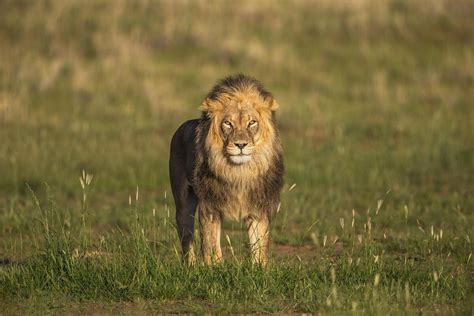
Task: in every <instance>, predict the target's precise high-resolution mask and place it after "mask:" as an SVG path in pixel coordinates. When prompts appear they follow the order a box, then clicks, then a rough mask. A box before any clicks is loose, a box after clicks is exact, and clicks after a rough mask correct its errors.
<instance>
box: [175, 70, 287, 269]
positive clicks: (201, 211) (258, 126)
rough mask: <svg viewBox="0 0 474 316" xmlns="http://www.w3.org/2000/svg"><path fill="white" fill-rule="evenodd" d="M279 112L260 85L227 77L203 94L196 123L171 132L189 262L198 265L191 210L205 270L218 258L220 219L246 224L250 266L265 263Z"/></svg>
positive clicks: (273, 207) (278, 168) (278, 158)
mask: <svg viewBox="0 0 474 316" xmlns="http://www.w3.org/2000/svg"><path fill="white" fill-rule="evenodd" d="M277 108H278V104H277V102H276V101H275V100H274V99H273V97H272V95H271V94H270V93H269V92H267V91H265V90H264V88H263V87H262V85H261V84H260V83H259V82H258V81H257V80H255V79H253V78H250V77H248V76H245V75H236V76H230V77H227V78H225V79H223V80H221V81H220V82H219V83H218V84H217V85H216V86H215V87H214V88H213V89H212V90H211V92H210V93H209V94H208V95H207V97H206V98H205V100H204V102H203V103H202V105H201V107H200V109H201V111H202V115H201V118H200V119H194V120H189V121H187V122H185V123H184V124H183V125H181V126H180V127H179V128H178V130H177V131H176V133H175V134H174V136H173V139H172V141H171V153H170V165H169V170H170V179H171V188H172V191H173V197H174V200H175V204H176V222H177V224H178V235H179V238H180V241H181V246H182V251H183V260H184V261H185V262H186V263H188V264H193V263H194V262H195V260H196V256H195V253H194V249H193V233H194V215H195V212H196V209H197V210H198V216H199V224H200V233H201V241H202V242H201V244H202V248H201V251H202V256H203V260H204V263H205V264H208V265H209V264H213V263H216V262H219V261H220V260H221V259H222V251H221V246H220V236H221V221H222V220H223V219H224V218H230V219H236V220H244V221H245V224H246V227H247V230H248V235H249V239H250V247H251V251H252V261H253V262H254V263H257V264H261V265H265V264H266V263H267V261H268V241H269V233H270V227H269V224H270V220H271V218H272V215H273V214H274V213H275V212H276V211H277V208H278V204H279V200H280V191H281V187H282V184H283V159H282V149H281V145H280V140H279V137H278V132H277V129H276V125H275V110H276V109H277Z"/></svg>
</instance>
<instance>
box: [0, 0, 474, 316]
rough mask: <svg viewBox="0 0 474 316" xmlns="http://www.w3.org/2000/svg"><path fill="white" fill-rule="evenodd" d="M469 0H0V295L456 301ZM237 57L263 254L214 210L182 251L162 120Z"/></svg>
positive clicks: (391, 304)
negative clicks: (264, 142)
mask: <svg viewBox="0 0 474 316" xmlns="http://www.w3.org/2000/svg"><path fill="white" fill-rule="evenodd" d="M473 10H474V7H473V5H472V3H471V2H470V1H438V2H436V3H435V2H429V1H400V0H397V1H396V0H386V1H385V0H384V1H377V2H373V1H344V2H332V1H319V2H318V3H313V2H309V1H288V2H279V3H278V4H276V3H274V2H270V1H269V2H259V4H258V5H257V4H254V3H252V2H250V1H242V2H239V3H228V2H212V3H194V2H171V1H170V2H167V1H162V2H159V1H156V2H154V1H150V2H148V1H137V2H126V1H124V2H110V1H96V2H93V3H87V4H84V3H80V2H77V1H51V2H47V3H34V2H28V1H26V2H23V1H3V2H1V4H0V48H2V49H0V79H1V80H0V143H1V144H2V145H1V146H0V174H1V175H2V176H1V177H0V258H3V259H2V260H3V263H4V264H2V266H0V304H1V305H2V307H3V310H4V312H6V313H9V312H10V313H19V312H29V313H38V312H39V313H43V312H87V313H94V312H95V313H102V312H109V313H112V312H113V313H115V312H118V311H120V312H143V313H146V312H173V313H178V312H209V311H213V312H340V311H351V310H356V311H360V312H364V313H373V314H381V313H389V312H390V313H419V312H424V311H427V312H436V311H438V312H441V313H443V314H444V313H463V312H464V313H469V312H472V303H470V302H471V301H472V298H473V295H472V290H473V288H472V284H473V283H474V282H473V273H474V269H473V259H472V250H473V247H472V239H473V236H472V227H473V224H474V218H473V207H474V200H473V198H472V193H473V192H474V183H473V180H472V174H474V163H473V161H474V149H473V148H474V147H473V144H474V137H473V136H472V132H471V130H472V122H473V121H474V113H473V108H474V107H473V105H474V104H473V101H472V100H474V92H473V91H474V89H472V87H473V83H474V63H473V60H474V49H473V47H474V45H473V44H474V37H473V35H472V34H474V24H473V22H472V18H471V16H472V11H473ZM237 72H243V73H247V74H250V75H253V76H255V77H256V78H258V79H260V80H261V81H262V82H263V83H265V85H266V87H267V88H268V89H269V90H270V91H272V92H273V94H274V95H275V96H276V99H277V100H278V101H279V103H280V105H281V110H280V112H279V115H278V120H279V128H280V131H281V137H282V141H283V146H284V157H285V165H286V175H285V182H286V185H285V188H284V192H283V193H282V207H281V210H280V212H279V213H278V215H277V217H276V218H275V220H274V222H273V224H272V245H271V252H272V253H271V261H270V265H269V267H268V268H267V269H259V268H257V267H252V266H251V265H250V264H249V263H248V261H247V258H248V253H247V249H246V237H245V233H244V230H243V229H242V225H241V224H240V223H236V222H226V223H225V224H224V232H223V239H222V244H223V245H224V252H225V257H226V262H225V263H224V264H223V265H221V266H218V267H213V268H206V267H203V266H198V267H195V268H192V269H188V268H185V267H184V266H182V265H181V264H180V263H179V258H178V257H179V256H178V255H177V253H178V250H179V249H178V248H177V247H178V243H177V238H176V233H175V229H174V220H173V216H174V214H173V213H174V206H173V203H172V199H170V197H169V191H170V189H169V182H168V174H167V159H168V146H169V140H170V138H171V135H172V133H173V132H174V130H175V128H176V127H177V126H178V125H179V124H180V123H181V122H182V121H184V120H186V119H189V118H193V117H197V116H198V115H199V113H198V111H197V108H198V106H199V103H200V102H201V100H202V98H203V97H204V95H205V94H206V93H207V91H208V90H209V89H210V87H211V86H212V85H213V84H214V83H215V81H216V80H217V79H218V78H221V77H223V76H225V75H228V74H231V73H237ZM83 170H84V172H83ZM87 175H89V177H88V176H87ZM91 175H93V177H92V178H91ZM79 178H82V184H81V182H80V180H79ZM88 180H89V181H88ZM293 184H295V185H293ZM226 236H228V239H227V237H226ZM229 241H230V244H229Z"/></svg>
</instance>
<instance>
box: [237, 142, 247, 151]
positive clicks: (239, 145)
mask: <svg viewBox="0 0 474 316" xmlns="http://www.w3.org/2000/svg"><path fill="white" fill-rule="evenodd" d="M247 144H248V143H234V145H235V146H237V147H239V149H240V150H242V149H244V147H245V146H247Z"/></svg>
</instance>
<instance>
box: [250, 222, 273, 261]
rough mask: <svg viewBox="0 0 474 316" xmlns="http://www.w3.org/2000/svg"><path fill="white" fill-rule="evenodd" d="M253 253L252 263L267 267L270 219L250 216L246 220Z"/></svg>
mask: <svg viewBox="0 0 474 316" xmlns="http://www.w3.org/2000/svg"><path fill="white" fill-rule="evenodd" d="M245 222H246V225H247V232H248V235H249V241H250V251H251V252H252V262H253V263H256V264H259V265H262V266H265V265H266V264H267V262H268V243H269V239H270V221H269V220H268V217H266V216H261V217H252V216H249V217H247V218H246V220H245Z"/></svg>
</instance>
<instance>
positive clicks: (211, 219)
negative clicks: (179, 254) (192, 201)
mask: <svg viewBox="0 0 474 316" xmlns="http://www.w3.org/2000/svg"><path fill="white" fill-rule="evenodd" d="M199 225H200V233H201V251H202V258H203V260H204V263H205V264H206V265H212V264H215V263H219V262H220V261H221V260H222V250H221V217H220V215H219V214H218V213H216V212H212V211H209V210H207V209H206V208H205V207H200V208H199Z"/></svg>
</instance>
